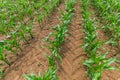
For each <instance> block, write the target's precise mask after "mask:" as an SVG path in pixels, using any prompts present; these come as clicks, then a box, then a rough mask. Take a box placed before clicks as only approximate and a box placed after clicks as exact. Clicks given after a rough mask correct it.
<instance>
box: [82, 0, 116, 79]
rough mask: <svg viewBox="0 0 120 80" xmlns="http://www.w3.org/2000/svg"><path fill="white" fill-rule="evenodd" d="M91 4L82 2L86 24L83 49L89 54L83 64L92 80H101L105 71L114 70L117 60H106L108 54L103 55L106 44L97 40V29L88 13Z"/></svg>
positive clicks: (83, 0)
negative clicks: (113, 65)
mask: <svg viewBox="0 0 120 80" xmlns="http://www.w3.org/2000/svg"><path fill="white" fill-rule="evenodd" d="M88 5H89V2H88V1H87V0H82V14H83V15H82V16H83V22H84V33H85V38H84V44H83V49H84V51H85V52H86V54H87V57H88V59H87V60H85V62H84V63H83V64H84V65H85V66H86V67H87V72H88V76H89V78H90V80H100V78H101V74H102V71H103V70H113V69H115V68H114V67H111V66H110V64H111V63H113V62H115V60H116V59H115V58H106V55H107V54H108V52H105V53H102V51H101V49H102V45H103V44H104V43H103V42H101V41H100V40H99V38H97V32H96V30H97V29H96V27H95V25H94V21H92V20H91V18H90V13H88V11H87V7H88Z"/></svg>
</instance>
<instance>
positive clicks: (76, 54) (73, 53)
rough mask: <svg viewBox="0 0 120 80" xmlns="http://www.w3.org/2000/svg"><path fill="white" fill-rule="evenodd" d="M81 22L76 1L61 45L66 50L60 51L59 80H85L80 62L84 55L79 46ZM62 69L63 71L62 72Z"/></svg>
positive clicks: (81, 40)
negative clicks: (64, 39)
mask: <svg viewBox="0 0 120 80" xmlns="http://www.w3.org/2000/svg"><path fill="white" fill-rule="evenodd" d="M81 22H82V17H81V9H80V4H79V3H77V4H76V5H75V15H74V17H73V19H72V22H71V24H70V25H69V36H68V37H67V38H66V41H65V43H64V44H63V45H62V49H63V50H64V49H65V47H67V49H68V50H64V51H65V52H61V55H62V56H63V61H62V64H61V65H60V70H59V71H58V76H59V80H87V77H86V76H87V74H86V71H85V67H84V66H83V64H82V63H83V61H84V59H85V56H83V55H84V51H83V49H81V47H80V46H81V45H82V44H83V31H82V25H81ZM63 70H64V71H65V72H63ZM63 76H64V77H63Z"/></svg>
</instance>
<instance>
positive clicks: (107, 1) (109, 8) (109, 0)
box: [91, 0, 120, 49]
mask: <svg viewBox="0 0 120 80" xmlns="http://www.w3.org/2000/svg"><path fill="white" fill-rule="evenodd" d="M91 3H92V4H93V6H94V7H95V8H96V10H97V11H98V15H99V16H100V19H101V22H102V24H103V26H104V27H103V28H104V30H105V33H107V34H109V35H108V37H109V40H110V41H111V43H110V44H111V45H112V46H116V47H117V48H118V49H120V47H119V46H120V44H119V42H120V33H119V32H120V26H119V24H120V13H119V11H120V9H119V7H120V2H119V0H98V1H96V0H91Z"/></svg>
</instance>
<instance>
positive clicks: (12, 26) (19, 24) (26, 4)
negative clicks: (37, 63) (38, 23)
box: [0, 0, 60, 66]
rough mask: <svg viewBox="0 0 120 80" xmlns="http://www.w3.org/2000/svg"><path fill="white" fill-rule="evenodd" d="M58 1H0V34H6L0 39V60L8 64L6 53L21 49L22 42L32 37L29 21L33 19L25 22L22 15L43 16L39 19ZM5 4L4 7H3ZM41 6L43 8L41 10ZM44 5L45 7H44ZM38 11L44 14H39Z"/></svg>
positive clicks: (26, 41)
mask: <svg viewBox="0 0 120 80" xmlns="http://www.w3.org/2000/svg"><path fill="white" fill-rule="evenodd" d="M14 3H16V4H14ZM59 3H60V1H59V0H42V1H40V0H38V1H36V0H33V1H26V0H17V1H15V2H13V1H7V0H2V1H1V2H0V4H1V5H0V7H1V13H0V17H1V18H0V19H1V21H0V23H1V24H0V29H1V30H0V34H2V35H3V36H6V38H5V39H3V40H0V60H1V61H3V62H4V63H6V64H8V65H9V66H10V62H9V61H8V60H7V55H8V54H9V53H13V54H16V53H17V51H19V50H21V51H22V45H23V43H28V40H29V39H31V38H33V33H32V28H33V26H32V24H31V23H32V22H33V21H34V20H33V19H31V20H29V21H27V22H25V21H24V16H25V17H26V18H27V17H33V16H34V15H35V16H37V20H38V18H39V17H38V16H44V17H42V18H41V20H42V19H45V17H47V15H48V16H49V14H50V12H52V11H53V9H54V8H55V7H56V6H57V5H58V4H59ZM5 5H6V7H4V6H5ZM11 5H12V7H11ZM41 7H42V9H43V10H41ZM46 7H47V9H44V8H46ZM39 9H40V10H39ZM48 9H49V11H48ZM26 11H28V13H29V14H27V12H26ZM34 11H35V12H34ZM39 11H41V13H44V14H42V15H41V14H40V12H39ZM38 14H39V15H38ZM39 20H40V19H39Z"/></svg>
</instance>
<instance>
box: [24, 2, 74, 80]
mask: <svg viewBox="0 0 120 80" xmlns="http://www.w3.org/2000/svg"><path fill="white" fill-rule="evenodd" d="M74 4H75V0H67V1H66V3H65V12H61V15H62V17H61V18H60V20H61V24H58V25H56V26H54V27H53V28H52V30H53V32H51V33H50V34H49V35H48V36H47V37H46V38H45V39H44V40H45V41H46V42H47V43H48V49H49V50H50V52H51V55H47V59H48V62H49V68H48V70H47V71H46V72H45V73H44V75H43V77H42V76H40V75H38V77H36V76H35V75H33V74H32V75H30V76H25V77H26V80H35V79H39V80H58V76H57V74H56V71H57V70H58V69H59V65H58V63H59V62H62V57H61V56H60V53H59V52H60V50H61V44H62V43H63V42H64V38H65V36H66V35H67V32H68V25H69V23H70V21H71V18H72V16H73V15H74V14H73V10H74V8H73V7H74ZM51 38H52V39H51ZM30 78H31V79H30Z"/></svg>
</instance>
